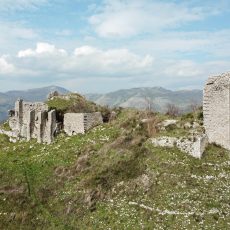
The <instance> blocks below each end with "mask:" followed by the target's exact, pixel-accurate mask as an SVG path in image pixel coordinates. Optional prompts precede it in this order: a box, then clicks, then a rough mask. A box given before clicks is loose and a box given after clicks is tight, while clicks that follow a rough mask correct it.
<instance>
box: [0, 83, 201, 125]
mask: <svg viewBox="0 0 230 230" xmlns="http://www.w3.org/2000/svg"><path fill="white" fill-rule="evenodd" d="M52 91H58V92H59V93H61V94H66V93H69V92H70V91H68V90H67V89H64V88H61V87H58V86H48V87H44V88H37V89H29V90H25V91H8V92H6V93H0V121H3V120H5V119H7V116H8V115H7V111H8V110H9V109H12V108H13V107H14V103H15V101H16V100H17V99H18V98H22V99H24V100H26V101H31V102H35V101H45V100H46V98H47V95H48V94H49V93H50V92H52ZM85 97H86V98H87V99H88V100H90V101H94V102H95V103H97V104H100V105H108V106H110V107H124V108H128V107H133V108H138V109H144V108H147V107H148V106H149V105H151V107H152V108H153V109H154V110H155V111H159V112H165V111H166V110H167V105H168V104H174V105H176V106H178V107H179V108H180V109H181V110H182V111H183V112H186V111H189V107H190V105H191V104H194V103H196V104H198V105H201V104H202V97H203V92H202V90H180V91H171V90H167V89H164V88H162V87H145V88H133V89H122V90H118V91H115V92H111V93H106V94H86V95H85Z"/></svg>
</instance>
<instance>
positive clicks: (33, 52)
mask: <svg viewBox="0 0 230 230" xmlns="http://www.w3.org/2000/svg"><path fill="white" fill-rule="evenodd" d="M14 61H15V62H16V63H17V65H18V66H20V67H21V68H22V69H29V70H33V71H36V72H40V74H42V72H49V73H52V74H53V75H56V76H58V75H60V74H67V75H68V74H69V75H70V76H71V75H76V74H78V75H81V76H86V77H95V76H99V75H100V76H107V77H109V76H122V75H123V76H129V75H136V74H140V73H144V72H148V71H150V69H151V68H152V66H153V64H154V58H153V57H152V56H150V55H144V56H140V55H137V54H135V53H133V52H131V51H129V50H128V49H108V50H102V49H99V48H96V47H92V46H81V47H78V48H76V49H75V50H74V51H73V52H72V53H68V52H67V51H66V50H64V49H59V48H56V47H55V46H54V45H52V44H48V43H37V45H36V48H35V49H26V50H21V51H19V52H18V54H17V58H15V59H14Z"/></svg>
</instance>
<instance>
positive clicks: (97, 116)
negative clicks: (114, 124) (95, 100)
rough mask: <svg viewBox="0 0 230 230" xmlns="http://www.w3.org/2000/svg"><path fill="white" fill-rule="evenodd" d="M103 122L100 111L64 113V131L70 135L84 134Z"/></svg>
mask: <svg viewBox="0 0 230 230" xmlns="http://www.w3.org/2000/svg"><path fill="white" fill-rule="evenodd" d="M102 123H103V119H102V115H101V113H100V112H95V113H66V114H65V115H64V131H65V132H66V133H67V134H68V135H69V136H72V135H75V134H78V133H82V134H84V133H85V132H86V131H87V130H89V129H91V128H93V127H95V126H97V125H100V124H102Z"/></svg>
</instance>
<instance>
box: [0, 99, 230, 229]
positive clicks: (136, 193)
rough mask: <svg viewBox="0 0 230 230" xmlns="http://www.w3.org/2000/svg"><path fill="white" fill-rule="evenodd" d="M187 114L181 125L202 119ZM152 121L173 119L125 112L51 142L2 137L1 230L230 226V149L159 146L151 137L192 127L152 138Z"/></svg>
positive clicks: (223, 227)
mask: <svg viewBox="0 0 230 230" xmlns="http://www.w3.org/2000/svg"><path fill="white" fill-rule="evenodd" d="M53 103H54V102H53ZM150 115H151V116H150ZM187 116H188V117H186V116H182V117H179V118H178V120H179V124H185V123H187V122H190V123H191V122H199V119H198V117H197V116H196V115H195V114H192V116H190V115H187ZM151 118H152V119H155V120H157V121H158V122H154V123H153V124H154V125H156V126H157V124H158V123H159V122H161V121H162V120H164V119H165V118H170V117H169V116H165V115H161V114H148V116H146V112H141V111H136V110H132V109H126V110H121V111H120V112H119V113H118V115H117V118H116V119H114V120H113V121H111V122H109V123H107V124H104V125H102V126H99V127H97V128H95V129H93V130H91V131H90V132H89V133H87V134H86V135H77V136H73V137H66V136H65V135H64V134H61V135H59V136H58V138H57V139H56V141H55V142H54V143H53V144H51V145H40V144H37V143H35V142H33V141H32V142H18V143H15V144H13V143H10V142H9V141H8V138H7V137H6V136H3V135H0V229H23V230H24V229H229V223H230V204H229V197H230V189H229V188H230V181H229V177H230V168H229V164H230V159H229V152H228V151H226V150H224V149H222V148H220V147H218V146H214V145H210V146H209V147H208V149H207V151H206V152H205V154H204V157H203V158H202V159H201V160H197V159H195V158H193V157H191V156H188V155H186V154H184V153H182V152H180V151H179V150H178V149H176V148H175V149H168V148H156V147H153V146H152V145H151V144H150V143H149V141H148V138H149V137H150V136H151V135H163V134H162V132H168V133H171V134H172V133H173V132H175V130H185V129H183V128H180V127H171V130H166V131H160V130H159V131H156V133H154V134H153V133H151V132H150V133H149V131H148V124H147V123H146V122H143V120H144V119H150V120H151ZM147 121H148V120H147ZM200 121H201V120H200ZM155 128H156V127H154V129H155ZM185 131H186V130H185ZM150 134H151V135H150ZM172 135H173V134H172ZM177 135H182V133H180V132H179V133H177Z"/></svg>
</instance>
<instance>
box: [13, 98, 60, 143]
mask: <svg viewBox="0 0 230 230" xmlns="http://www.w3.org/2000/svg"><path fill="white" fill-rule="evenodd" d="M9 125H10V128H11V129H12V130H13V131H14V132H15V133H17V135H18V136H20V137H23V138H26V140H27V141H29V140H31V139H32V138H36V139H37V141H38V142H39V143H42V142H46V143H51V142H52V141H53V139H54V134H55V131H56V126H57V122H56V111H55V110H52V111H48V106H47V105H46V104H45V103H42V102H34V103H32V102H24V101H23V100H21V99H19V100H17V101H16V102H15V110H14V111H13V112H12V111H11V117H10V118H9Z"/></svg>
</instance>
